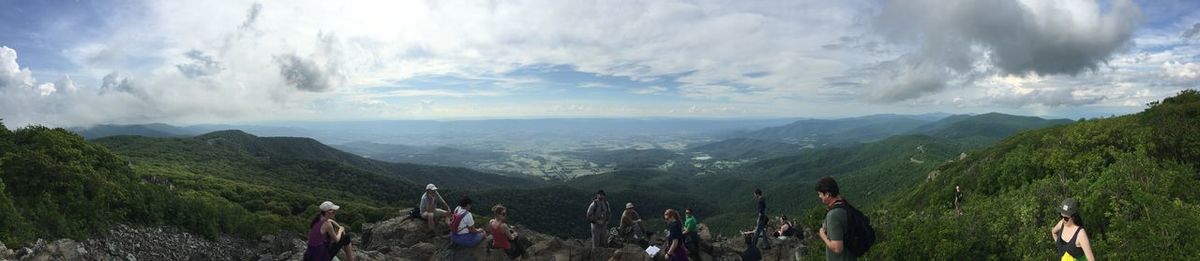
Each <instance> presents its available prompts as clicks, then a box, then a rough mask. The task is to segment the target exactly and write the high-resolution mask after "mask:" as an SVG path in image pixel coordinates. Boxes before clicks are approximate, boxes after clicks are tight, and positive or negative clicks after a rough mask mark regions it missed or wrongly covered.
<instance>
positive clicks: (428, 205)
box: [418, 184, 450, 231]
mask: <svg viewBox="0 0 1200 261" xmlns="http://www.w3.org/2000/svg"><path fill="white" fill-rule="evenodd" d="M437 189H438V188H437V186H434V185H433V184H429V185H425V193H423V194H421V203H420V205H418V207H419V208H420V209H421V217H422V218H424V219H425V222H427V223H428V225H429V230H430V231H433V230H434V229H435V228H434V224H435V223H434V220H442V221H443V222H445V223H447V224H449V223H450V221H449V220H448V219H449V217H450V211H449V209H450V204H447V203H446V199H443V198H442V194H439V193H438V191H437ZM438 202H441V203H442V206H444V207H445V208H438V207H437V203H438Z"/></svg>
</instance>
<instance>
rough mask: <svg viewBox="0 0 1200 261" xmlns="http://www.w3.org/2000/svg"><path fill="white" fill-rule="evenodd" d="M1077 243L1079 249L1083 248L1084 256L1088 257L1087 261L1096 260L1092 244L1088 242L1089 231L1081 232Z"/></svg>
mask: <svg viewBox="0 0 1200 261" xmlns="http://www.w3.org/2000/svg"><path fill="white" fill-rule="evenodd" d="M1080 229H1083V228H1080ZM1075 243H1078V244H1079V247H1080V248H1083V255H1084V256H1087V260H1096V255H1093V254H1092V242H1091V241H1090V240H1088V234H1087V230H1083V231H1079V239H1076V240H1075Z"/></svg>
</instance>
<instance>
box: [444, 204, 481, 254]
mask: <svg viewBox="0 0 1200 261" xmlns="http://www.w3.org/2000/svg"><path fill="white" fill-rule="evenodd" d="M474 226H475V217H474V216H473V215H471V198H469V197H466V196H463V198H462V200H459V201H458V208H455V209H454V218H453V220H452V221H450V227H451V228H454V230H453V232H452V233H450V242H453V243H454V244H455V245H459V246H464V247H475V246H478V245H479V242H481V241H483V230H482V229H479V228H477V227H474Z"/></svg>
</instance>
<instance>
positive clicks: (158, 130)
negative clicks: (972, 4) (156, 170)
mask: <svg viewBox="0 0 1200 261" xmlns="http://www.w3.org/2000/svg"><path fill="white" fill-rule="evenodd" d="M69 130H70V131H71V132H74V133H78V134H79V135H80V136H83V138H85V139H98V138H104V137H109V136H121V135H134V136H146V137H184V136H192V135H195V134H196V133H194V132H193V131H191V130H188V129H185V128H180V127H175V126H171V125H167V124H162V123H154V124H134V125H96V126H90V127H79V128H70V129H69Z"/></svg>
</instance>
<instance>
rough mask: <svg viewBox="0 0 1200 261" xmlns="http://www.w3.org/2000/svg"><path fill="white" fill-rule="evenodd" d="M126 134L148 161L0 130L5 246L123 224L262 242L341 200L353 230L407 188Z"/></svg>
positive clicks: (35, 132) (67, 137)
mask: <svg viewBox="0 0 1200 261" xmlns="http://www.w3.org/2000/svg"><path fill="white" fill-rule="evenodd" d="M153 140H155V139H151V138H143V137H133V136H123V137H113V138H109V139H106V140H105V141H104V143H108V144H109V145H112V146H113V147H121V146H132V147H139V148H143V149H142V150H138V151H139V153H145V154H142V155H143V156H149V155H152V156H153V159H152V160H147V159H145V158H138V156H132V157H123V156H119V155H117V154H114V153H112V152H110V150H109V149H108V148H107V147H105V146H102V145H98V144H93V143H90V142H87V141H85V140H84V139H83V138H82V137H80V136H78V135H75V134H72V133H70V132H67V131H66V130H63V129H49V128H45V127H36V126H35V127H27V128H22V129H18V130H16V131H12V132H9V131H8V130H7V129H3V128H0V181H2V182H0V183H3V184H0V188H4V189H6V190H4V191H2V192H3V193H0V220H4V222H3V225H0V230H2V232H3V233H0V239H3V241H4V242H5V243H8V244H15V245H19V244H23V243H24V242H28V241H30V240H33V239H35V238H60V237H70V238H76V239H80V238H85V237H89V236H91V235H94V234H96V233H99V232H103V231H107V229H108V227H109V226H110V225H113V224H117V223H129V224H143V225H172V226H178V227H182V228H185V229H187V230H189V231H192V232H195V233H198V234H200V235H205V236H215V235H217V234H218V233H230V234H235V235H241V236H247V237H255V236H258V235H262V234H269V233H275V232H276V231H278V230H280V229H294V230H299V229H301V228H302V227H303V226H304V225H303V224H304V223H305V222H306V220H308V219H310V218H312V216H313V215H314V214H315V213H316V209H315V208H316V207H315V205H316V203H317V202H320V201H321V200H335V201H339V203H340V204H342V205H343V206H346V207H347V208H348V209H355V211H354V212H350V213H347V214H348V215H345V216H344V217H343V219H344V220H345V221H344V222H346V223H349V224H358V223H361V222H364V221H367V220H378V219H381V218H383V217H385V216H388V215H391V214H392V212H394V210H395V208H388V207H386V206H388V205H390V204H391V202H393V201H396V199H395V198H393V196H392V194H391V193H395V192H398V191H402V192H405V194H413V193H417V192H416V191H417V186H416V185H414V184H411V183H407V182H405V181H402V180H399V179H396V178H390V177H384V176H379V175H375V174H371V173H366V172H364V171H362V170H359V169H356V168H350V167H346V166H344V165H339V164H336V163H332V162H312V161H277V162H267V161H260V160H255V159H253V158H252V157H250V156H248V155H246V154H244V153H238V152H236V151H231V150H227V149H224V148H221V147H209V146H194V144H191V143H199V144H202V145H203V144H204V143H203V142H200V141H198V140H190V139H161V141H163V142H161V143H160V144H155V145H154V146H150V144H140V143H151V142H152V141H153Z"/></svg>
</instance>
